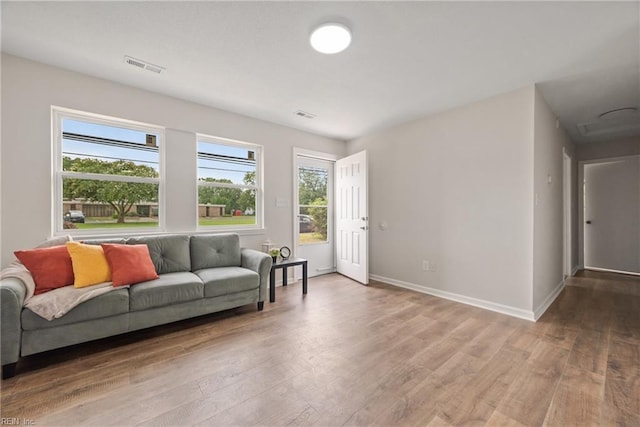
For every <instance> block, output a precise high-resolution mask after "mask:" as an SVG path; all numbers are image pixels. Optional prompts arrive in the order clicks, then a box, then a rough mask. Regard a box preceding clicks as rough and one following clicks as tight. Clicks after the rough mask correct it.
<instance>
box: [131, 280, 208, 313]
mask: <svg viewBox="0 0 640 427" xmlns="http://www.w3.org/2000/svg"><path fill="white" fill-rule="evenodd" d="M203 287H204V286H203V284H202V280H200V278H199V277H198V276H196V275H195V274H193V273H189V272H177V273H166V274H161V275H160V277H159V278H157V279H155V280H149V281H148V282H142V283H138V284H137V285H135V286H132V287H131V288H130V289H129V298H130V307H131V311H138V310H145V309H147V308H152V307H163V306H166V305H171V304H176V303H180V302H186V301H193V300H195V299H199V298H202V296H203V294H204V293H203Z"/></svg>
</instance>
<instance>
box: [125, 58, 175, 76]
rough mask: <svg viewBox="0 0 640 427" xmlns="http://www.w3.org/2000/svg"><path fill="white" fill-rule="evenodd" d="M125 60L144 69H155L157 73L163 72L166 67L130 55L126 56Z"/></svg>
mask: <svg viewBox="0 0 640 427" xmlns="http://www.w3.org/2000/svg"><path fill="white" fill-rule="evenodd" d="M124 62H126V63H127V64H129V65H133V66H134V67H138V68H142V69H143V70H148V71H153V72H154V73H156V74H160V73H162V72H163V71H164V70H166V68H164V67H161V66H159V65H154V64H152V63H150V62H147V61H143V60H142V59H138V58H134V57H132V56H129V55H125V56H124Z"/></svg>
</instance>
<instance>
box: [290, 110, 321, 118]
mask: <svg viewBox="0 0 640 427" xmlns="http://www.w3.org/2000/svg"><path fill="white" fill-rule="evenodd" d="M295 115H296V116H300V117H304V118H305V119H315V117H316V115H315V114H311V113H307V112H306V111H302V110H298V111H296V112H295Z"/></svg>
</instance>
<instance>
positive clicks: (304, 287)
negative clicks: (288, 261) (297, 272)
mask: <svg viewBox="0 0 640 427" xmlns="http://www.w3.org/2000/svg"><path fill="white" fill-rule="evenodd" d="M306 294H307V262H306V261H305V262H304V263H303V264H302V295H306Z"/></svg>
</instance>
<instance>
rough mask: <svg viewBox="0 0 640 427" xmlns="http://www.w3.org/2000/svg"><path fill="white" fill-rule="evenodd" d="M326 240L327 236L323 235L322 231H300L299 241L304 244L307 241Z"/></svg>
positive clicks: (319, 241) (318, 241) (317, 241)
mask: <svg viewBox="0 0 640 427" xmlns="http://www.w3.org/2000/svg"><path fill="white" fill-rule="evenodd" d="M326 241H327V238H326V237H323V236H322V234H320V233H300V240H299V242H300V243H301V244H303V245H304V244H305V243H321V242H326Z"/></svg>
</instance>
